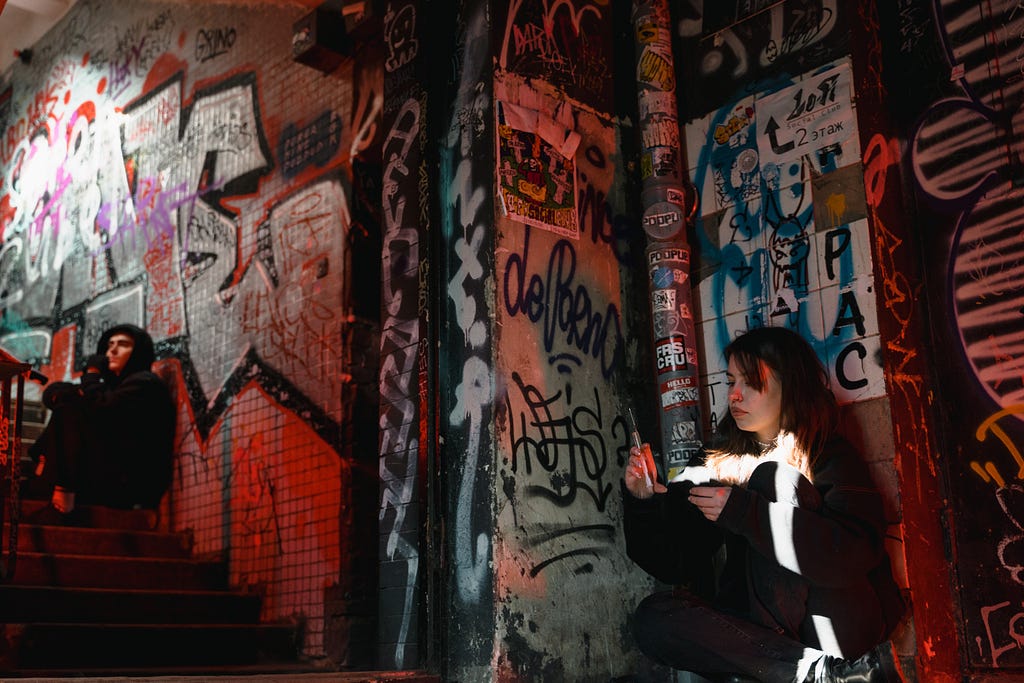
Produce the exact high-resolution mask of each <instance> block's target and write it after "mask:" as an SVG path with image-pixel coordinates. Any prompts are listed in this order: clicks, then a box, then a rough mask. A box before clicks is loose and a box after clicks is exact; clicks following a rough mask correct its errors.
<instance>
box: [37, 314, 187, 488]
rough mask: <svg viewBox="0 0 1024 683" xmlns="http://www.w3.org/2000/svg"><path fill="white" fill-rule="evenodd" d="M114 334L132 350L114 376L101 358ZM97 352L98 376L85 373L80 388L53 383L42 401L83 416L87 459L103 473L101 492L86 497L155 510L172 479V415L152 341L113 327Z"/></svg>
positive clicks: (124, 327) (142, 332)
mask: <svg viewBox="0 0 1024 683" xmlns="http://www.w3.org/2000/svg"><path fill="white" fill-rule="evenodd" d="M118 333H123V334H128V335H129V336H131V337H132V338H133V339H134V340H135V347H134V349H133V350H132V355H131V357H130V358H129V359H128V362H127V363H126V364H125V367H124V369H123V370H122V371H121V374H120V375H115V374H114V373H112V372H110V371H109V370H108V369H106V363H105V360H106V359H105V355H104V354H105V352H106V348H107V343H108V342H109V340H110V338H111V337H112V336H113V335H114V334H118ZM96 354H97V356H104V357H103V358H102V359H100V358H96V359H95V360H96V361H102V365H101V367H103V368H104V369H103V370H102V371H101V372H99V373H97V372H86V373H85V374H83V375H82V378H81V384H74V383H70V382H55V383H53V384H51V385H50V386H48V387H47V388H46V390H45V391H44V392H43V402H44V403H45V404H46V406H47V407H48V408H50V409H52V410H59V409H60V408H61V407H62V406H65V405H75V406H76V407H77V408H80V409H82V410H84V411H86V412H87V415H88V420H89V425H90V427H91V428H90V430H89V431H90V432H91V434H90V438H89V439H88V440H87V443H88V447H89V449H90V451H91V452H90V453H89V454H88V455H87V457H88V461H89V466H90V467H92V468H93V470H94V471H99V472H101V476H100V477H99V480H100V482H101V483H100V484H99V486H100V488H101V489H102V490H101V491H93V492H87V496H86V497H87V498H94V499H96V502H102V503H105V504H107V505H114V506H118V507H130V506H132V505H136V504H139V505H143V506H145V507H156V506H157V505H158V504H159V502H160V498H161V496H162V495H163V493H164V492H165V491H166V490H167V487H168V486H169V485H170V481H171V467H172V452H173V448H174V431H175V419H176V417H175V409H174V405H173V402H172V400H171V395H170V391H169V390H168V388H167V385H166V384H165V383H164V381H163V380H162V379H160V377H158V376H157V375H156V374H155V373H153V372H152V370H151V369H150V367H151V365H152V364H153V361H154V360H155V353H154V349H153V340H152V338H151V337H150V336H149V334H148V333H147V332H146V331H145V330H143V329H141V328H139V327H136V326H134V325H117V326H115V327H112V328H110V329H109V330H107V331H106V332H105V333H104V334H103V335H102V336H101V337H100V340H99V342H98V344H97V346H96ZM90 363H91V364H94V365H95V364H97V363H96V362H95V361H93V360H92V359H90ZM89 494H92V495H89Z"/></svg>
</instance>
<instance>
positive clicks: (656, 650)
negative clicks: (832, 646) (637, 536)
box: [633, 592, 823, 683]
mask: <svg viewBox="0 0 1024 683" xmlns="http://www.w3.org/2000/svg"><path fill="white" fill-rule="evenodd" d="M633 635H634V636H635V637H636V642H637V644H638V645H639V647H640V650H641V651H642V652H643V653H644V654H645V655H647V656H648V657H649V658H651V659H652V660H654V661H656V662H658V663H659V664H663V665H665V666H670V667H672V668H673V669H679V670H681V671H692V672H693V673H698V674H701V675H702V676H705V677H707V678H710V679H712V680H722V679H723V677H724V676H725V675H727V674H737V673H741V674H744V675H746V676H749V677H751V678H756V679H758V680H760V681H766V683H789V681H797V680H798V678H797V674H798V671H800V662H801V659H803V658H805V657H806V658H807V659H808V660H810V661H814V660H817V659H818V658H819V657H821V655H822V654H823V653H822V652H821V651H819V650H814V649H810V648H806V647H805V646H804V645H803V644H802V643H800V642H798V641H796V640H794V639H793V638H790V637H789V636H786V635H783V634H781V633H779V632H778V631H775V630H772V629H770V628H768V627H766V626H762V625H760V624H755V623H754V622H752V621H750V620H748V619H745V618H743V617H739V616H735V615H731V614H728V613H726V612H724V611H722V610H718V609H715V608H714V607H712V606H711V605H709V604H708V603H706V602H704V601H702V600H700V599H699V598H696V597H693V596H691V595H687V594H683V593H679V592H665V593H656V594H654V595H651V596H648V597H647V598H645V599H644V601H643V602H641V603H640V606H639V607H638V608H637V610H636V620H635V621H634V624H633ZM809 666H810V664H808V663H805V664H804V667H803V671H800V673H805V672H806V671H807V670H808V668H809Z"/></svg>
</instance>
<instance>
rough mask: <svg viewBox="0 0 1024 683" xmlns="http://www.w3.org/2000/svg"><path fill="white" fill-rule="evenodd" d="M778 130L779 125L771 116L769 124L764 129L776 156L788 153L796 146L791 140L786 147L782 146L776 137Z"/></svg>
mask: <svg viewBox="0 0 1024 683" xmlns="http://www.w3.org/2000/svg"><path fill="white" fill-rule="evenodd" d="M778 130H779V124H778V123H777V122H776V121H775V117H774V116H769V117H768V123H767V124H765V127H764V132H765V133H767V135H768V140H769V141H770V142H771V143H772V151H773V152H775V153H776V154H783V153H784V152H788V151H789V150H791V149H793V147H794V145H793V141H792V140H790V141H789V142H787V143H786V144H784V145H780V144H779V140H778V138H777V137H776V135H775V134H776V133H777V132H778Z"/></svg>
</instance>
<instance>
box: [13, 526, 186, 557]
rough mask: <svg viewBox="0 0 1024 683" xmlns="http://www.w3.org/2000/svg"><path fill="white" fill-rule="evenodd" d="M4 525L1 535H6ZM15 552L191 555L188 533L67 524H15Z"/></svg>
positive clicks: (151, 555)
mask: <svg viewBox="0 0 1024 683" xmlns="http://www.w3.org/2000/svg"><path fill="white" fill-rule="evenodd" d="M8 533H9V532H8V528H7V526H6V525H5V528H4V536H3V537H4V538H5V539H6V538H7V537H8V536H7V534H8ZM18 552H19V553H32V552H34V553H53V554H57V553H61V554H65V555H120V556H127V557H158V558H168V559H171V558H178V559H185V558H188V557H190V556H191V554H192V537H191V536H190V535H189V534H184V533H182V534H172V533H166V532H160V531H126V530H123V529H88V528H78V527H68V526H43V525H35V524H24V523H23V524H19V525H18Z"/></svg>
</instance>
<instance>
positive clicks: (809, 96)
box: [755, 63, 856, 168]
mask: <svg viewBox="0 0 1024 683" xmlns="http://www.w3.org/2000/svg"><path fill="white" fill-rule="evenodd" d="M851 84H852V79H851V75H850V65H849V64H846V63H844V64H842V65H840V66H837V67H835V68H833V69H829V70H828V71H824V72H822V73H819V74H815V75H813V76H808V77H806V78H804V79H803V80H801V81H800V82H799V83H797V84H795V85H791V86H789V87H788V88H783V89H782V90H779V91H778V92H774V93H772V94H771V95H767V96H765V97H759V98H757V100H756V104H755V106H756V109H757V149H758V153H759V154H760V158H761V166H762V168H763V167H764V166H765V165H766V164H778V165H781V164H783V163H786V162H790V161H796V160H797V159H800V158H801V157H803V156H804V155H810V156H811V157H812V159H813V157H814V155H815V154H816V153H818V152H820V151H822V150H828V149H829V148H836V149H838V148H840V147H841V146H842V144H843V142H844V141H846V140H847V139H848V138H850V136H851V135H853V134H854V133H855V132H856V123H855V121H854V115H853V102H852V99H851Z"/></svg>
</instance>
